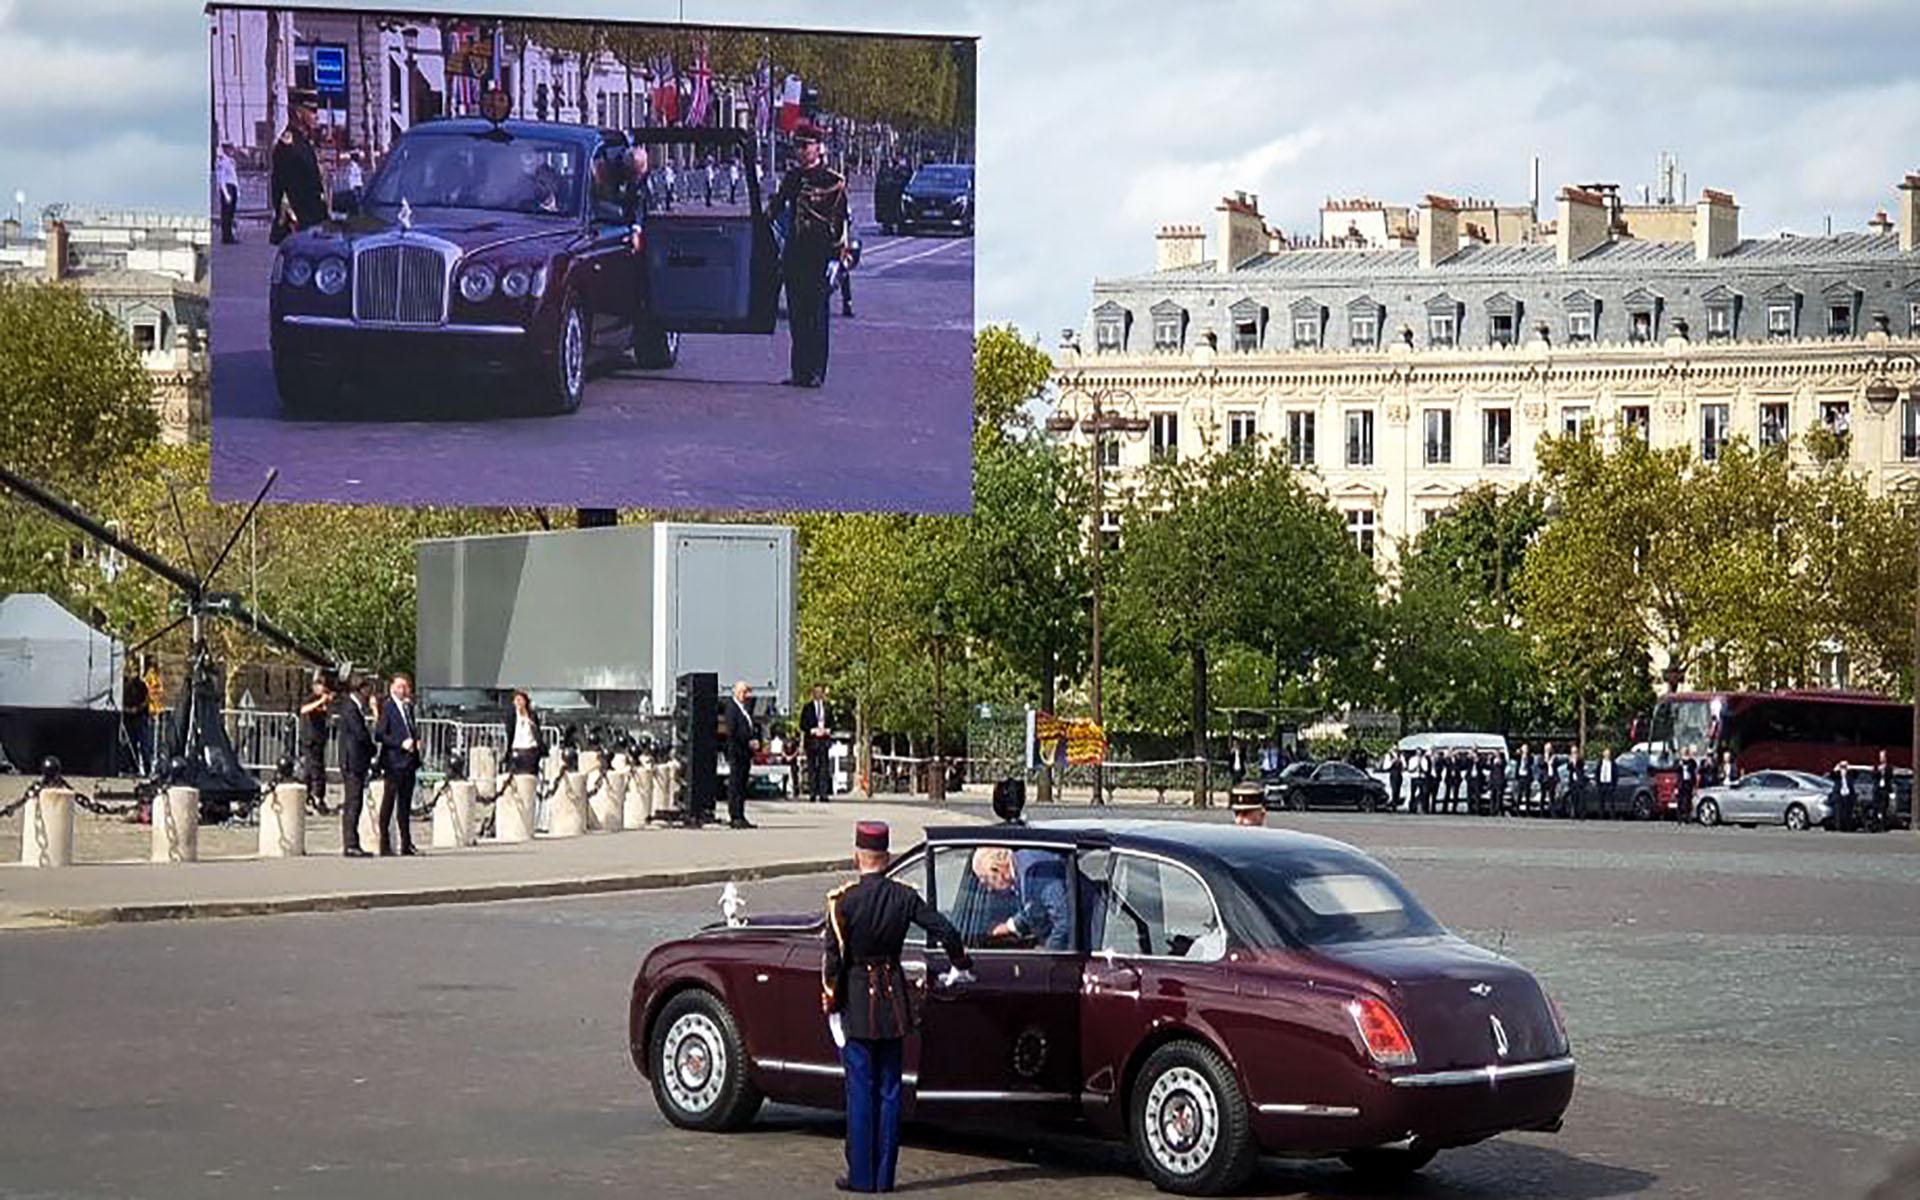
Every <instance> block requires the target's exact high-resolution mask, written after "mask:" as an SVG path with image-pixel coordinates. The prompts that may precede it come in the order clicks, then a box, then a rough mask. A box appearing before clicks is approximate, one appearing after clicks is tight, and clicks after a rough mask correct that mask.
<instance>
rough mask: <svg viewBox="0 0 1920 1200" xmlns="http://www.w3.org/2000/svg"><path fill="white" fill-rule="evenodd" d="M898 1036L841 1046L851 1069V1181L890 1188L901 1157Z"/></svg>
mask: <svg viewBox="0 0 1920 1200" xmlns="http://www.w3.org/2000/svg"><path fill="white" fill-rule="evenodd" d="M902 1044H903V1043H902V1041H901V1039H899V1038H878V1039H870V1038H848V1039H847V1044H846V1048H845V1049H843V1050H842V1051H841V1052H840V1062H841V1065H842V1066H844V1067H845V1068H846V1073H847V1185H848V1186H849V1187H851V1188H853V1189H855V1190H856V1191H863V1192H890V1191H892V1190H893V1169H894V1165H895V1164H896V1163H898V1162H899V1161H900V1050H901V1046H902Z"/></svg>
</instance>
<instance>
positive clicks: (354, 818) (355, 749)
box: [334, 679, 374, 858]
mask: <svg viewBox="0 0 1920 1200" xmlns="http://www.w3.org/2000/svg"><path fill="white" fill-rule="evenodd" d="M372 703H373V681H372V680H370V679H362V680H360V681H359V682H358V683H356V684H355V685H354V686H353V688H351V689H350V690H347V691H343V692H341V694H340V696H339V697H338V698H337V699H336V701H335V703H334V709H335V712H334V716H335V718H336V719H337V721H338V722H339V733H338V735H337V736H338V737H339V740H340V792H341V796H342V799H341V801H340V845H341V846H342V847H343V849H342V851H341V852H342V853H343V854H345V855H346V857H348V858H366V857H367V856H368V855H367V851H366V848H365V847H363V846H361V844H360V809H361V807H362V806H363V805H364V804H365V802H366V793H367V773H368V772H369V771H370V770H372V768H373V752H374V743H373V733H372V731H370V730H369V729H368V728H367V708H368V707H369V706H370V705H371V704H372Z"/></svg>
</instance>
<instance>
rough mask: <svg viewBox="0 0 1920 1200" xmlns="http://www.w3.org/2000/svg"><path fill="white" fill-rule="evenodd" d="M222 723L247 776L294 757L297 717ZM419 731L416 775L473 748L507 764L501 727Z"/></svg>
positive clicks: (227, 713)
mask: <svg viewBox="0 0 1920 1200" xmlns="http://www.w3.org/2000/svg"><path fill="white" fill-rule="evenodd" d="M221 717H222V719H223V720H224V723H225V725H226V729H227V738H228V740H230V741H231V742H232V743H233V751H234V754H235V756H236V757H237V758H239V760H240V765H241V766H243V767H245V768H246V769H247V770H249V771H255V772H271V771H273V770H274V769H275V768H277V767H278V766H279V764H280V760H281V759H282V758H293V757H297V756H298V752H299V742H298V735H299V731H300V714H298V713H291V712H275V711H270V710H265V709H258V708H229V709H223V710H222V711H221ZM369 726H371V722H369ZM417 726H418V730H419V735H420V736H419V742H420V769H421V770H422V771H423V772H425V773H427V774H429V775H437V774H443V773H445V771H446V769H447V762H448V758H449V757H450V755H451V754H452V753H453V751H455V750H471V749H473V748H474V747H476V746H489V747H491V748H492V749H493V752H494V759H495V761H496V762H498V763H500V764H501V765H502V767H504V766H505V764H506V757H507V744H508V734H507V727H506V725H505V724H504V723H502V722H499V721H455V720H450V719H448V718H445V717H422V718H421V719H420V720H419V721H418V722H417ZM541 730H542V732H543V733H544V734H545V736H546V740H547V744H548V745H549V746H557V745H558V744H559V742H560V735H561V731H560V729H559V727H558V726H554V725H544V726H542V727H541ZM327 768H328V770H332V771H338V770H339V769H340V738H339V736H338V731H337V730H330V731H329V732H328V735H327Z"/></svg>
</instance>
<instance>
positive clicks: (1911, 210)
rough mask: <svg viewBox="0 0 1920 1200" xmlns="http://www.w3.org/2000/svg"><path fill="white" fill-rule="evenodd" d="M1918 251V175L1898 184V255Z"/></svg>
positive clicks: (1919, 189) (1919, 218)
mask: <svg viewBox="0 0 1920 1200" xmlns="http://www.w3.org/2000/svg"><path fill="white" fill-rule="evenodd" d="M1915 249H1920V175H1909V176H1907V177H1906V179H1905V180H1903V181H1901V184H1900V253H1902V254H1912V253H1913V252H1914V250H1915Z"/></svg>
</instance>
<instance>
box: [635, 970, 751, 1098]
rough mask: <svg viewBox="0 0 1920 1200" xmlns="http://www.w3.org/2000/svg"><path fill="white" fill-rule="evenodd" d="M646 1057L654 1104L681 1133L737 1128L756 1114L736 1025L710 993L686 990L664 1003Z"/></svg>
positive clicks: (723, 1005)
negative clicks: (650, 1066)
mask: <svg viewBox="0 0 1920 1200" xmlns="http://www.w3.org/2000/svg"><path fill="white" fill-rule="evenodd" d="M647 1054H648V1057H649V1058H650V1060H651V1062H652V1066H653V1071H652V1074H653V1098H654V1102H655V1103H657V1104H658V1105H659V1106H660V1112H661V1113H662V1114H663V1115H664V1116H665V1117H666V1118H667V1120H669V1121H671V1122H673V1123H674V1124H675V1125H678V1126H679V1127H680V1128H682V1129H698V1130H701V1131H704V1132H708V1133H720V1132H725V1131H727V1130H731V1129H739V1128H741V1127H742V1126H744V1125H745V1124H746V1123H747V1122H749V1121H751V1120H753V1114H754V1113H756V1112H758V1111H759V1110H760V1101H761V1096H760V1089H758V1088H756V1087H754V1086H753V1081H752V1080H751V1079H749V1078H748V1077H747V1046H746V1042H745V1040H743V1039H742V1038H741V1036H740V1026H739V1025H738V1024H737V1023H736V1022H735V1021H734V1019H733V1013H731V1012H729V1011H728V1009H727V1006H726V1005H725V1004H723V1003H721V1001H720V998H719V997H717V996H715V995H714V994H713V993H712V992H705V991H687V992H682V993H680V994H679V995H678V996H675V997H674V998H673V999H671V1000H669V1001H667V1006H666V1007H665V1008H664V1009H662V1010H661V1012H660V1016H659V1017H658V1018H657V1019H656V1020H655V1021H654V1024H653V1040H652V1045H651V1046H649V1047H648V1050H647Z"/></svg>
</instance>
